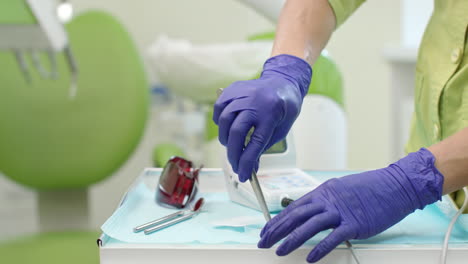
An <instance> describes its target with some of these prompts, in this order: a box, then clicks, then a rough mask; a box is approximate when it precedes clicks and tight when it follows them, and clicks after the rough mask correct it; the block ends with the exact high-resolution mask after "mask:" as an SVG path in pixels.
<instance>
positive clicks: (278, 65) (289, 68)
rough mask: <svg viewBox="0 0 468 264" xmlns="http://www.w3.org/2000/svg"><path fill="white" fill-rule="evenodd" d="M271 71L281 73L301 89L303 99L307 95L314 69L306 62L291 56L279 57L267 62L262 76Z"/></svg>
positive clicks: (283, 55) (282, 55)
mask: <svg viewBox="0 0 468 264" xmlns="http://www.w3.org/2000/svg"><path fill="white" fill-rule="evenodd" d="M269 71H274V72H276V73H279V74H281V75H283V76H284V77H285V78H286V79H288V80H289V81H291V82H293V83H294V84H295V85H296V86H297V87H299V89H300V92H301V95H302V98H304V96H306V95H307V92H308V91H309V86H310V81H311V79H312V67H310V65H309V63H307V62H306V61H305V60H303V59H301V58H299V57H296V56H293V55H289V54H281V55H277V56H274V57H271V58H269V59H268V60H267V61H266V62H265V64H264V65H263V72H262V76H263V75H264V74H266V73H268V72H269Z"/></svg>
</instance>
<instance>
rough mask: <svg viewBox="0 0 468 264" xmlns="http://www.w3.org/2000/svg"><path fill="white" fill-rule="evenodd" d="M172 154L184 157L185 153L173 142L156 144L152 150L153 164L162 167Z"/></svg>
mask: <svg viewBox="0 0 468 264" xmlns="http://www.w3.org/2000/svg"><path fill="white" fill-rule="evenodd" d="M172 156H179V157H185V154H184V151H183V150H182V149H181V148H179V146H177V145H176V144H174V143H161V144H158V145H157V146H156V147H155V148H154V150H153V165H154V166H155V167H158V168H162V167H164V165H165V164H166V162H167V161H168V160H169V159H170V158H171V157H172Z"/></svg>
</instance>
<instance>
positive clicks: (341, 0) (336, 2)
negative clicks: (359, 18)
mask: <svg viewBox="0 0 468 264" xmlns="http://www.w3.org/2000/svg"><path fill="white" fill-rule="evenodd" d="M364 1H365V0H328V2H329V3H330V6H331V7H332V9H333V12H334V13H335V18H336V28H338V27H339V26H341V24H343V22H345V21H346V19H348V17H350V16H351V15H352V14H353V13H354V11H356V9H357V8H358V7H359V6H360V5H361V4H362V3H364Z"/></svg>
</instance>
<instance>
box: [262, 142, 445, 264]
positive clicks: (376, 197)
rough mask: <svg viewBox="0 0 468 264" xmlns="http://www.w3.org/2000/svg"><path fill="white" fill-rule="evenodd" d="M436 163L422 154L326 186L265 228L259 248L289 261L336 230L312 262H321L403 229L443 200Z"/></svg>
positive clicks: (313, 253)
mask: <svg viewBox="0 0 468 264" xmlns="http://www.w3.org/2000/svg"><path fill="white" fill-rule="evenodd" d="M434 161H435V158H434V156H433V155H432V153H431V152H429V151H428V150H427V149H424V148H423V149H420V150H419V151H418V152H414V153H411V154H409V155H408V156H406V157H404V158H403V159H401V160H399V161H398V162H396V163H393V164H391V165H390V166H388V167H387V168H383V169H379V170H374V171H368V172H364V173H359V174H354V175H349V176H345V177H342V178H336V179H331V180H328V181H326V182H325V183H323V184H321V185H320V186H319V187H317V188H316V189H315V190H313V191H312V192H310V193H308V194H306V195H305V196H303V197H301V198H300V199H298V200H297V201H295V202H293V203H291V204H290V205H289V206H288V207H287V208H286V209H284V210H283V211H282V212H281V213H279V214H278V215H277V216H276V217H274V218H273V219H272V220H271V221H269V222H268V223H267V225H266V226H265V227H264V228H263V230H262V232H261V234H260V236H261V240H260V242H259V243H258V247H259V248H269V247H271V246H273V245H274V244H275V243H276V242H278V241H280V240H281V239H283V238H284V237H286V236H287V238H286V239H285V240H284V242H283V243H282V244H281V245H280V246H279V247H278V249H277V250H276V254H278V255H279V256H284V255H287V254H289V253H290V252H291V251H293V250H295V249H297V248H298V247H299V246H301V245H302V244H304V243H305V242H306V241H307V240H308V239H310V238H312V237H313V236H315V235H316V234H317V233H319V232H320V231H323V230H327V229H334V230H333V231H332V232H331V233H330V234H329V235H328V236H327V237H326V238H324V239H323V240H322V241H320V242H319V243H318V244H317V245H316V246H315V248H314V249H313V250H312V251H311V252H310V254H309V255H308V257H307V261H308V262H316V261H318V260H320V259H321V258H322V257H324V256H325V255H326V254H328V253H329V252H330V251H331V250H333V249H334V248H335V247H336V246H338V245H339V244H340V243H342V242H343V241H345V240H349V239H365V238H369V237H371V236H374V235H376V234H378V233H380V232H382V231H384V230H386V229H387V228H389V227H391V226H392V225H394V224H396V223H398V222H399V221H400V220H402V219H403V218H405V217H406V216H407V215H408V214H410V213H412V212H413V211H415V210H416V209H423V208H424V206H426V205H428V204H431V203H433V202H435V201H437V200H440V198H441V194H442V185H443V181H444V178H443V175H442V174H441V173H440V172H439V171H438V170H437V168H436V167H435V165H434Z"/></svg>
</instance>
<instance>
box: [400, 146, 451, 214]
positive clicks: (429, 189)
mask: <svg viewBox="0 0 468 264" xmlns="http://www.w3.org/2000/svg"><path fill="white" fill-rule="evenodd" d="M392 165H395V166H396V167H398V168H400V169H401V170H402V172H403V173H404V175H405V176H406V178H407V179H408V181H409V182H410V183H411V184H410V187H412V188H408V189H407V191H408V193H409V194H411V193H412V194H413V195H411V197H416V198H418V199H417V201H414V202H416V203H417V204H416V207H417V208H418V209H423V208H424V207H425V206H426V205H428V204H432V203H434V202H436V201H438V200H440V199H441V198H442V186H443V183H444V176H443V175H442V173H441V172H440V171H439V170H438V169H437V168H436V166H435V157H434V155H432V153H431V152H430V151H429V150H427V149H426V148H421V149H420V150H419V151H417V152H413V153H410V154H409V155H408V156H406V157H404V158H402V159H400V160H399V161H397V162H396V163H394V164H392Z"/></svg>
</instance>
